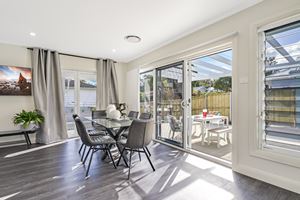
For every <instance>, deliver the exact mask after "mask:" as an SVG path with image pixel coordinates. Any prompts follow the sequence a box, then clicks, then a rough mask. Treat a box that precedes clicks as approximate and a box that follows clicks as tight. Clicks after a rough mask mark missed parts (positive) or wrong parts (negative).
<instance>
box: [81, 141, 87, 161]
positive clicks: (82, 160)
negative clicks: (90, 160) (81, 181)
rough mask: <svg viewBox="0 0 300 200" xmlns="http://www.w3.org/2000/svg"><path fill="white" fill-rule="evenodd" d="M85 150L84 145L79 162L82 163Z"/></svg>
mask: <svg viewBox="0 0 300 200" xmlns="http://www.w3.org/2000/svg"><path fill="white" fill-rule="evenodd" d="M85 150H86V145H84V148H83V153H82V155H81V159H80V160H81V162H82V161H83V158H84V154H85Z"/></svg>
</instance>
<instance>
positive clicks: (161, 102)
mask: <svg viewBox="0 0 300 200" xmlns="http://www.w3.org/2000/svg"><path fill="white" fill-rule="evenodd" d="M183 81H184V64H183V62H179V63H174V64H171V65H168V66H165V67H161V68H157V70H156V134H157V138H158V139H160V140H163V141H165V142H168V143H171V144H174V145H177V146H183V132H184V131H183V130H184V123H183V122H184V109H183V107H182V102H183V100H184V83H183Z"/></svg>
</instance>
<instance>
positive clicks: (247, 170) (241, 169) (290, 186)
mask: <svg viewBox="0 0 300 200" xmlns="http://www.w3.org/2000/svg"><path fill="white" fill-rule="evenodd" d="M234 171H236V172H238V173H241V174H244V175H246V176H249V177H252V178H255V179H258V180H261V181H264V182H266V183H269V184H272V185H275V186H277V187H281V188H284V189H286V190H290V191H292V192H296V193H298V194H300V181H299V180H298V181H297V180H291V179H287V178H285V177H282V176H278V175H276V174H271V173H268V172H266V171H262V170H258V169H254V168H251V167H248V166H245V165H238V166H236V167H235V168H234Z"/></svg>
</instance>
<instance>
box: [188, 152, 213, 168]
mask: <svg viewBox="0 0 300 200" xmlns="http://www.w3.org/2000/svg"><path fill="white" fill-rule="evenodd" d="M185 162H186V163H189V164H191V165H193V166H195V167H197V168H199V169H208V168H212V167H215V166H216V164H215V163H213V162H210V161H208V160H204V159H202V158H199V157H197V156H193V155H188V156H187V158H186V160H185Z"/></svg>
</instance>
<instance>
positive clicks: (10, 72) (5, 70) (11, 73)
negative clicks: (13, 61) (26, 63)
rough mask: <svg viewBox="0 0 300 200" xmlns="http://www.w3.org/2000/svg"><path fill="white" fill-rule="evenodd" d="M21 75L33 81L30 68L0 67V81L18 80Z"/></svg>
mask: <svg viewBox="0 0 300 200" xmlns="http://www.w3.org/2000/svg"><path fill="white" fill-rule="evenodd" d="M20 73H22V75H23V76H24V77H25V78H26V79H27V80H31V69H30V68H24V67H15V66H5V65H0V80H8V81H9V80H10V81H11V80H18V79H19V76H20Z"/></svg>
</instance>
